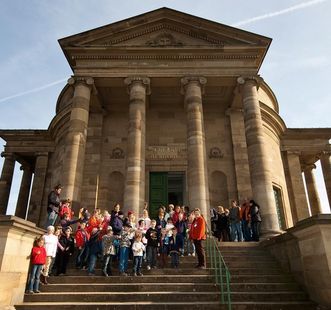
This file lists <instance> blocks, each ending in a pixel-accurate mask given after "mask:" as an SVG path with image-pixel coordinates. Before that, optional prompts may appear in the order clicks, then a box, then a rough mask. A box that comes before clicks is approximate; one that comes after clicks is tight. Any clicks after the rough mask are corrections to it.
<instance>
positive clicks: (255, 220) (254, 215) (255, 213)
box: [249, 200, 262, 241]
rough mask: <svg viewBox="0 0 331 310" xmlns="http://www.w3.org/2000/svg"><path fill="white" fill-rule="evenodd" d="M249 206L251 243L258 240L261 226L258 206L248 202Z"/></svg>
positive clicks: (251, 201)
mask: <svg viewBox="0 0 331 310" xmlns="http://www.w3.org/2000/svg"><path fill="white" fill-rule="evenodd" d="M249 205H250V207H251V208H250V218H251V222H250V224H251V229H252V241H259V240H260V226H261V222H262V219H261V214H260V206H259V205H258V204H257V203H256V202H255V201H254V200H250V201H249Z"/></svg>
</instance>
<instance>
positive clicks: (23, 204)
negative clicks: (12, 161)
mask: <svg viewBox="0 0 331 310" xmlns="http://www.w3.org/2000/svg"><path fill="white" fill-rule="evenodd" d="M21 170H23V176H22V181H21V186H20V191H19V194H18V198H17V204H16V210H15V216H18V217H20V218H22V219H25V215H26V210H27V207H28V201H29V194H30V187H31V180H32V171H31V168H30V167H29V166H27V165H24V166H21Z"/></svg>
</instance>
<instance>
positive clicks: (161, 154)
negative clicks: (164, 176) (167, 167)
mask: <svg viewBox="0 0 331 310" xmlns="http://www.w3.org/2000/svg"><path fill="white" fill-rule="evenodd" d="M186 156H187V150H186V144H184V143H183V144H182V143H174V144H168V145H154V146H148V147H147V149H146V159H150V160H174V159H186Z"/></svg>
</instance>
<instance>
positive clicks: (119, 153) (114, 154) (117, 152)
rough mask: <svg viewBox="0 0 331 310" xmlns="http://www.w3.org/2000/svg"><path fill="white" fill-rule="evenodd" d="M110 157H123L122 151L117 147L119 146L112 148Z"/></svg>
mask: <svg viewBox="0 0 331 310" xmlns="http://www.w3.org/2000/svg"><path fill="white" fill-rule="evenodd" d="M110 158H113V159H122V158H124V151H123V150H122V149H121V148H119V147H116V148H114V149H113V150H112V153H111V155H110Z"/></svg>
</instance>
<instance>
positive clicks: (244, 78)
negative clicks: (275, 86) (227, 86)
mask: <svg viewBox="0 0 331 310" xmlns="http://www.w3.org/2000/svg"><path fill="white" fill-rule="evenodd" d="M247 82H251V83H255V85H256V87H257V88H259V87H260V85H261V84H262V83H263V78H262V77H260V76H259V75H241V76H239V77H238V78H237V83H238V84H239V86H240V85H244V84H245V83H247Z"/></svg>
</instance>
